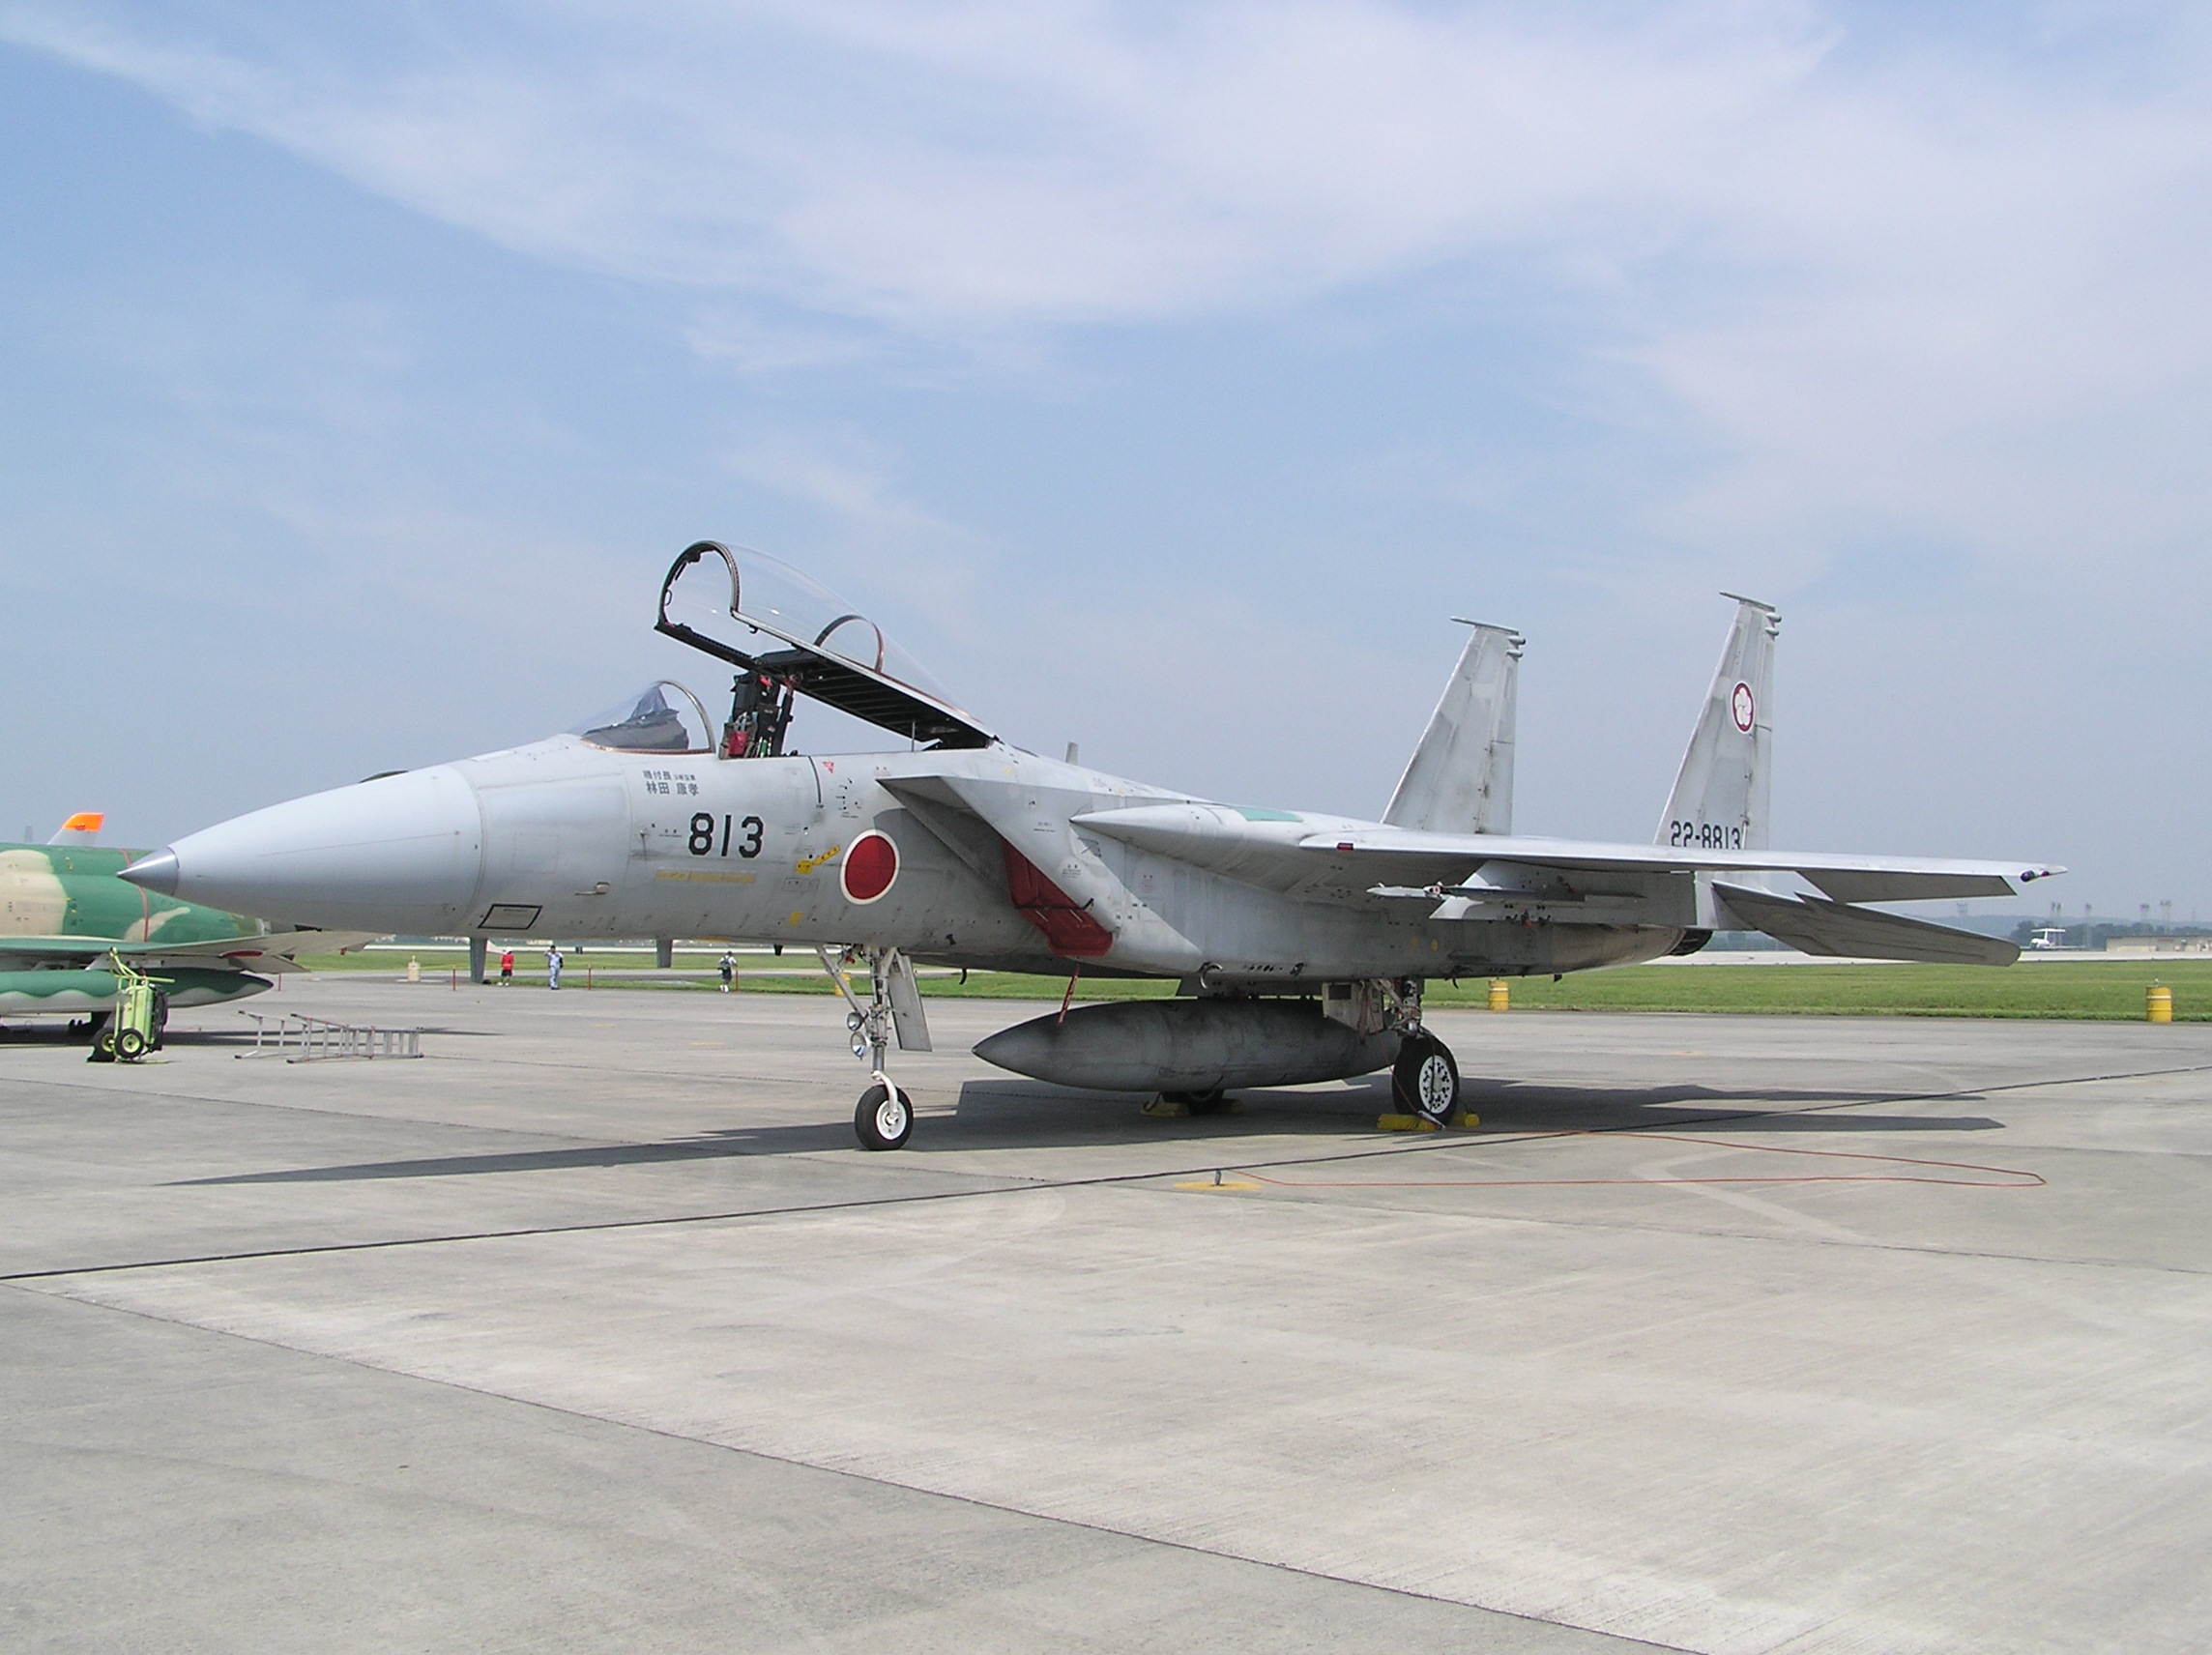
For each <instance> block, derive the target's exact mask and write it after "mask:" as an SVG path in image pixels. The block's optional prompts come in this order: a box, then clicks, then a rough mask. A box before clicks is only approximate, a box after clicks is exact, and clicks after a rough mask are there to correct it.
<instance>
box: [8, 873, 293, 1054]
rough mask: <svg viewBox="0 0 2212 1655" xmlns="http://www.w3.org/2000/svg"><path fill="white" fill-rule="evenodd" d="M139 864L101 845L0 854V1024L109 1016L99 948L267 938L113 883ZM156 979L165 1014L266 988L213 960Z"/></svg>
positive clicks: (253, 926)
mask: <svg viewBox="0 0 2212 1655" xmlns="http://www.w3.org/2000/svg"><path fill="white" fill-rule="evenodd" d="M142 855H144V853H143V852H138V851H127V850H122V849H119V848H115V847H110V846H104V845H32V844H16V845H0V1016H6V1017H36V1016H59V1015H69V1016H78V1015H83V1014H86V1013H90V1012H99V1011H103V1010H105V1009H107V1007H108V1006H109V1005H111V1004H112V1003H113V1002H114V998H115V981H114V978H113V977H112V976H111V975H110V974H109V973H107V972H105V971H104V970H102V969H101V967H100V961H101V960H102V958H103V950H102V949H101V948H100V947H99V946H98V944H102V943H120V944H201V943H221V942H228V941H232V940H242V941H243V940H247V939H251V938H256V937H260V936H263V935H265V934H266V933H267V932H268V930H269V927H268V925H267V924H265V923H264V922H263V921H261V920H259V919H255V918H252V917H249V916H248V915H243V914H227V913H224V912H222V911H220V910H218V909H213V908H206V907H202V906H200V905H199V904H197V903H192V902H184V901H180V900H178V899H177V898H175V897H170V896H163V895H160V893H158V892H155V891H150V890H144V889H141V888H139V887H138V886H132V885H128V884H126V883H125V882H124V881H123V880H121V879H119V878H117V877H116V876H117V875H118V874H119V873H121V871H122V870H123V869H124V868H126V867H128V866H130V865H131V862H132V861H133V860H134V859H136V858H137V857H140V856H142ZM11 968H13V969H11ZM162 974H163V975H164V976H165V977H166V978H167V979H168V986H167V991H166V992H167V994H168V998H169V1002H170V1003H171V1004H172V1005H211V1004H216V1003H218V1002H223V1001H231V1000H241V999H244V998H246V997H247V996H248V995H254V994H259V993H260V992H262V990H264V989H266V988H268V987H269V986H270V985H269V982H268V980H267V979H266V978H263V977H259V976H255V975H253V974H252V973H248V972H243V971H235V970H228V969H225V968H223V967H222V965H221V963H220V961H219V960H216V961H211V962H209V963H208V964H205V965H198V966H179V967H175V968H173V969H166V970H164V971H163V972H162Z"/></svg>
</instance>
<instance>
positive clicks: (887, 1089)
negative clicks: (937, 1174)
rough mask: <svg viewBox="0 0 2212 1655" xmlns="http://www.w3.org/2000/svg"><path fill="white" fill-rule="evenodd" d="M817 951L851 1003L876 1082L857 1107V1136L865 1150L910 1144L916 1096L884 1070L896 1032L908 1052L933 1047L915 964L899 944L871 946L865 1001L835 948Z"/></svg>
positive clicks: (859, 1048)
mask: <svg viewBox="0 0 2212 1655" xmlns="http://www.w3.org/2000/svg"><path fill="white" fill-rule="evenodd" d="M814 951H815V952H816V953H817V954H819V955H820V956H821V958H822V969H823V970H824V971H826V972H828V973H829V980H830V981H831V982H832V983H834V984H835V985H836V988H837V992H838V993H839V994H841V995H843V996H844V997H845V1003H846V1004H847V1005H848V1006H850V1007H851V1009H850V1010H849V1011H847V1012H846V1014H845V1029H846V1031H847V1032H848V1033H850V1034H851V1035H852V1037H853V1056H854V1057H856V1058H858V1059H859V1060H860V1061H862V1062H863V1063H866V1064H867V1065H868V1071H869V1073H870V1074H871V1075H872V1076H873V1077H874V1079H875V1083H876V1084H875V1085H874V1086H872V1087H870V1088H868V1089H867V1090H866V1091H864V1092H862V1093H861V1094H860V1101H859V1105H858V1106H856V1107H855V1109H854V1111H853V1135H854V1136H855V1137H856V1138H858V1139H859V1141H860V1147H861V1148H863V1149H900V1148H904V1147H906V1141H907V1140H908V1139H909V1138H911V1137H913V1136H914V1100H913V1099H912V1098H911V1097H909V1096H908V1095H907V1094H906V1093H905V1092H904V1091H901V1090H900V1089H899V1087H898V1083H897V1082H895V1081H893V1080H892V1079H891V1078H890V1076H888V1075H887V1074H886V1073H884V1063H885V1060H887V1059H888V1058H889V1056H890V1048H891V1040H892V1039H893V1037H894V1036H895V1037H896V1038H897V1040H898V1043H899V1047H900V1049H901V1050H902V1051H909V1052H926V1051H928V1050H929V1028H928V1024H927V1023H926V1022H925V1021H924V1019H923V1014H922V1008H921V994H920V991H919V990H918V989H917V988H916V986H915V981H914V968H913V966H912V965H911V964H910V963H909V962H908V961H907V959H906V958H905V956H904V955H902V954H900V953H899V951H898V950H897V949H896V948H870V949H869V950H868V951H867V955H868V976H869V980H870V982H871V984H872V985H873V986H872V991H871V993H870V995H869V998H868V1003H867V1004H865V1005H863V1004H861V1003H860V1001H859V998H858V997H857V996H856V995H855V994H854V993H853V989H852V985H851V984H849V983H847V982H846V980H845V973H843V972H842V971H840V970H838V962H837V961H836V960H835V959H833V958H832V957H831V956H830V953H829V949H828V948H816V949H815V950H814Z"/></svg>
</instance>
